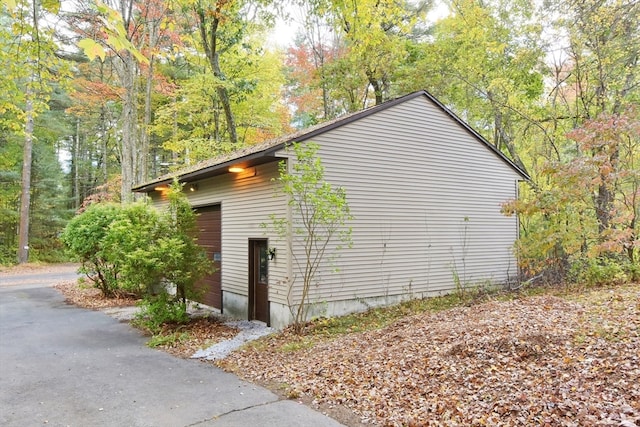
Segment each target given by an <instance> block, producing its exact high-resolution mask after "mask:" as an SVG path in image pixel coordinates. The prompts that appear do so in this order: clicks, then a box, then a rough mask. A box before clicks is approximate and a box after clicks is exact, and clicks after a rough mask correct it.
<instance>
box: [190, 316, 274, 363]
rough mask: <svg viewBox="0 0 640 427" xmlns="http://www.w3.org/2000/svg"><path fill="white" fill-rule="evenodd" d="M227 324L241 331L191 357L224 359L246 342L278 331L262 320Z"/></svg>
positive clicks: (238, 321)
mask: <svg viewBox="0 0 640 427" xmlns="http://www.w3.org/2000/svg"><path fill="white" fill-rule="evenodd" d="M225 325H227V326H231V327H233V328H238V329H239V330H240V332H239V333H238V335H236V336H235V337H233V338H232V339H230V340H225V341H221V342H219V343H217V344H214V345H212V346H211V347H209V348H206V349H204V350H198V351H197V352H196V353H195V354H194V355H193V356H191V358H192V359H206V360H218V359H224V358H225V357H227V356H228V355H229V354H230V353H231V352H232V351H234V350H237V349H238V348H240V347H242V346H243V345H244V344H245V343H247V342H249V341H253V340H256V339H258V338H260V337H263V336H265V335H269V334H271V333H274V332H276V330H275V329H273V328H270V327H268V326H266V325H265V324H264V323H262V322H250V321H247V320H237V321H230V322H226V323H225Z"/></svg>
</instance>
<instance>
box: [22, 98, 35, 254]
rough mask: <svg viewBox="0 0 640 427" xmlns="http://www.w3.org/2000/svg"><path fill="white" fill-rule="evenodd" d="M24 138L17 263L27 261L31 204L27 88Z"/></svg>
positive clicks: (30, 104) (30, 128)
mask: <svg viewBox="0 0 640 427" xmlns="http://www.w3.org/2000/svg"><path fill="white" fill-rule="evenodd" d="M26 95H27V96H26V98H27V101H26V106H25V114H26V118H27V123H26V125H25V132H24V133H25V138H24V148H23V160H22V192H21V196H20V224H19V229H18V263H19V264H24V263H25V262H27V261H29V217H30V215H29V213H30V205H31V159H32V155H33V100H32V99H31V97H32V93H31V89H29V88H27V94H26Z"/></svg>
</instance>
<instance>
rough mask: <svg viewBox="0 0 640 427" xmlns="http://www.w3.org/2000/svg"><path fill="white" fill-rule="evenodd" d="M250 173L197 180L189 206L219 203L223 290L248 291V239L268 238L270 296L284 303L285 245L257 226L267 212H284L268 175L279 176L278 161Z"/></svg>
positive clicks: (243, 292)
mask: <svg viewBox="0 0 640 427" xmlns="http://www.w3.org/2000/svg"><path fill="white" fill-rule="evenodd" d="M255 169H256V175H255V176H253V177H245V178H239V177H238V175H235V174H231V173H228V174H224V175H221V176H217V177H214V178H208V179H204V180H201V181H198V182H197V186H198V190H197V191H195V192H187V193H186V194H187V196H188V197H189V201H190V203H191V205H192V206H194V207H199V206H208V205H214V204H220V205H221V206H222V208H221V212H222V267H221V269H222V277H221V280H222V292H223V293H224V292H229V291H231V292H234V293H237V294H240V295H248V282H249V277H248V270H249V268H248V251H249V249H248V241H249V239H264V238H268V239H269V247H275V248H276V251H277V255H276V259H275V260H274V261H270V262H269V285H270V288H269V299H270V300H272V301H276V302H280V303H284V302H285V301H286V295H287V291H286V287H285V286H284V284H283V283H281V282H280V281H279V280H281V279H282V278H285V277H286V276H287V273H286V272H287V262H286V260H287V256H286V254H287V246H286V244H284V243H282V242H278V241H277V239H276V238H275V236H273V233H271V232H267V231H265V230H264V229H263V228H261V227H260V224H261V223H263V222H268V219H269V215H270V214H272V213H274V214H276V215H280V216H283V215H285V214H286V202H285V201H284V199H283V198H276V197H274V190H273V183H272V182H271V179H272V178H274V177H277V176H278V163H277V162H273V163H268V164H265V165H261V166H257V167H256V168H255Z"/></svg>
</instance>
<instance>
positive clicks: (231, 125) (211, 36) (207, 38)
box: [196, 6, 238, 147]
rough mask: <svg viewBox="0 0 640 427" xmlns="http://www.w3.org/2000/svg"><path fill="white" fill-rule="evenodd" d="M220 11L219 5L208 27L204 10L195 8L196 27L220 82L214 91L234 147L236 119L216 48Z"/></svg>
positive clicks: (235, 143) (236, 142) (235, 141)
mask: <svg viewBox="0 0 640 427" xmlns="http://www.w3.org/2000/svg"><path fill="white" fill-rule="evenodd" d="M220 12H221V11H220V6H218V8H217V9H216V14H217V16H216V17H214V18H212V21H211V24H210V28H208V25H207V16H205V11H204V10H203V9H198V10H196V14H197V16H198V20H199V23H198V27H199V30H200V39H201V41H202V46H203V48H204V52H205V55H206V56H207V60H208V61H209V65H211V70H212V71H213V75H214V77H215V78H216V79H218V80H219V81H220V83H218V85H217V87H216V93H217V94H218V97H219V98H220V102H222V109H223V111H224V117H225V119H226V122H227V128H228V129H227V131H228V132H229V140H230V141H231V144H232V145H233V146H234V147H235V146H236V145H237V144H238V134H237V131H236V120H235V117H234V115H233V110H232V109H231V99H230V97H229V91H228V90H227V88H226V87H225V85H224V82H225V80H226V76H225V75H224V73H223V72H222V69H221V68H220V51H219V49H218V42H219V39H218V30H219V26H220V18H219V17H218V16H220V15H221V13H220Z"/></svg>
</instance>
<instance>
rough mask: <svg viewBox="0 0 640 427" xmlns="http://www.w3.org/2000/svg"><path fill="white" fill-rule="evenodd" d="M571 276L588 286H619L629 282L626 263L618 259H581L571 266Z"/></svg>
mask: <svg viewBox="0 0 640 427" xmlns="http://www.w3.org/2000/svg"><path fill="white" fill-rule="evenodd" d="M569 276H570V278H571V279H572V281H574V282H576V283H584V284H586V285H588V286H603V285H618V284H621V283H625V282H627V281H629V277H628V276H627V274H626V272H625V269H624V263H623V262H622V261H621V260H619V259H616V258H608V257H600V258H581V259H578V260H576V261H574V262H573V263H572V264H571V269H570V271H569Z"/></svg>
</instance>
